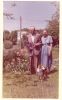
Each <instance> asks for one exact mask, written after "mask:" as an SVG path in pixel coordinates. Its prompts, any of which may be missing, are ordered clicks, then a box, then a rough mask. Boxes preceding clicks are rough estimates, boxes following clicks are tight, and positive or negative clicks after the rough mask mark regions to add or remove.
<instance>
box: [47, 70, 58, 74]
mask: <svg viewBox="0 0 62 100" xmlns="http://www.w3.org/2000/svg"><path fill="white" fill-rule="evenodd" d="M56 72H58V70H57V69H54V70H52V71H50V72H49V73H48V74H53V73H56Z"/></svg>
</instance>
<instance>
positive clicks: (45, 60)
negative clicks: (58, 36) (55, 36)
mask: <svg viewBox="0 0 62 100" xmlns="http://www.w3.org/2000/svg"><path fill="white" fill-rule="evenodd" d="M41 42H42V49H41V65H42V70H43V79H46V78H47V69H49V71H50V67H51V64H52V43H53V41H52V37H51V36H50V35H48V32H47V30H44V31H43V36H42V38H41Z"/></svg>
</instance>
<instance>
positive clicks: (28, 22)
mask: <svg viewBox="0 0 62 100" xmlns="http://www.w3.org/2000/svg"><path fill="white" fill-rule="evenodd" d="M14 3H15V4H16V6H13V4H14ZM55 11H56V8H55V6H54V5H53V4H52V2H50V1H17V2H16V1H15V2H14V1H4V2H3V12H4V13H13V15H12V16H13V17H14V18H15V20H13V19H12V20H11V19H10V18H7V17H6V16H3V24H4V30H9V31H12V30H18V29H20V16H21V18H22V23H21V24H22V28H29V27H30V26H34V27H35V28H38V29H39V28H40V29H42V28H45V27H46V26H47V21H46V20H50V19H51V18H52V15H53V14H54V13H55Z"/></svg>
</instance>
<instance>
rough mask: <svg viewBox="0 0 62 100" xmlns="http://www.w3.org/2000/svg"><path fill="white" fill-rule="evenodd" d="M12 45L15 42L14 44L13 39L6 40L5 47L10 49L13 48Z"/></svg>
mask: <svg viewBox="0 0 62 100" xmlns="http://www.w3.org/2000/svg"><path fill="white" fill-rule="evenodd" d="M12 47H13V44H12V42H11V41H9V40H5V41H4V48H5V49H10V48H12Z"/></svg>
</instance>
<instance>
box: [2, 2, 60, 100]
mask: <svg viewBox="0 0 62 100" xmlns="http://www.w3.org/2000/svg"><path fill="white" fill-rule="evenodd" d="M59 4H60V2H58V1H3V98H40V99H42V98H44V99H45V98H48V99H58V96H59V17H60V16H59V10H60V9H59V6H60V5H59Z"/></svg>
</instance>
